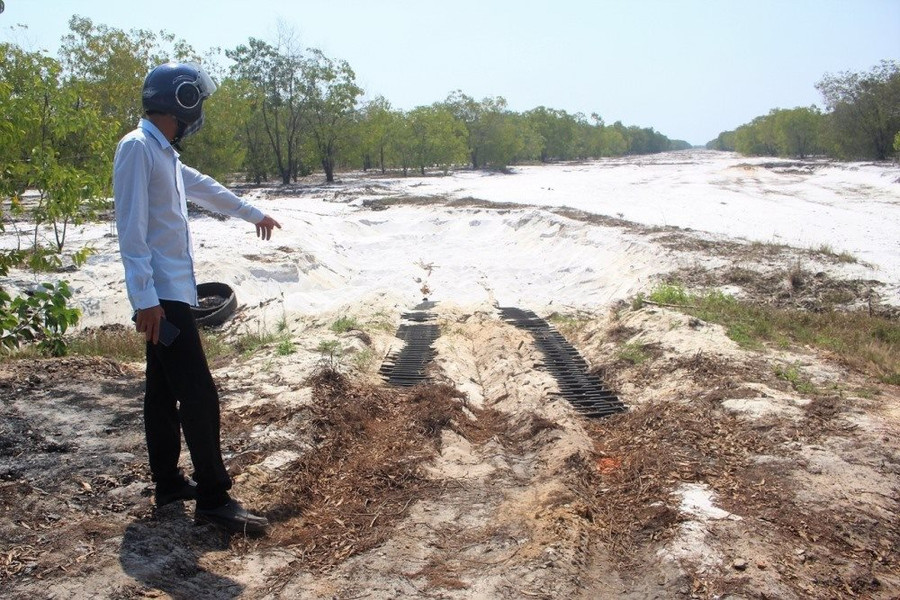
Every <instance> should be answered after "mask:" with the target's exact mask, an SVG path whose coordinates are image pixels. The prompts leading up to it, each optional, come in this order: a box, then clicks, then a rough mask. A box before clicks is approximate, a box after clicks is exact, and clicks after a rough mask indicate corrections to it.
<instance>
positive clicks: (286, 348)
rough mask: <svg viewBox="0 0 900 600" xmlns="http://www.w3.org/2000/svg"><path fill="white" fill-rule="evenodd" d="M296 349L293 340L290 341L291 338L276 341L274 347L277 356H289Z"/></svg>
mask: <svg viewBox="0 0 900 600" xmlns="http://www.w3.org/2000/svg"><path fill="white" fill-rule="evenodd" d="M296 351H297V349H296V348H295V347H294V342H292V341H291V340H289V339H282V340H281V341H280V342H278V347H277V349H276V352H277V353H278V356H289V355H291V354H293V353H294V352H296Z"/></svg>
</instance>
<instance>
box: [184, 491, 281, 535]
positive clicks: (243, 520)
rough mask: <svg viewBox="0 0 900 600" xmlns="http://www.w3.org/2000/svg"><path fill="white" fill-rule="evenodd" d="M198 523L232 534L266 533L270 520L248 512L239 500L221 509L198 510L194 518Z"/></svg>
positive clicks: (230, 502)
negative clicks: (216, 527) (213, 526)
mask: <svg viewBox="0 0 900 600" xmlns="http://www.w3.org/2000/svg"><path fill="white" fill-rule="evenodd" d="M194 519H195V521H197V522H198V523H212V524H214V525H219V526H220V527H224V528H225V529H227V530H228V531H230V532H231V533H257V534H258V533H265V531H266V527H268V526H269V520H268V519H266V518H265V517H260V516H259V515H254V514H253V513H251V512H248V511H247V509H245V508H244V507H243V506H241V505H240V503H239V502H238V501H237V500H234V499H232V500H229V501H228V502H227V503H226V504H225V505H223V506H220V507H219V508H203V509H200V508H198V509H197V512H196V513H195V516H194Z"/></svg>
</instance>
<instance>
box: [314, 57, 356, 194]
mask: <svg viewBox="0 0 900 600" xmlns="http://www.w3.org/2000/svg"><path fill="white" fill-rule="evenodd" d="M302 72H303V84H304V90H305V96H306V99H305V101H306V110H304V111H303V112H302V114H303V115H304V121H305V123H306V125H307V127H308V130H309V134H308V135H309V136H310V137H311V139H312V140H313V142H314V144H315V149H316V153H317V155H318V159H319V162H320V163H321V165H322V170H324V171H325V180H326V181H327V182H329V183H331V182H333V181H334V168H335V163H336V160H337V156H338V150H339V147H340V144H341V142H342V141H345V140H346V139H347V137H348V134H349V132H350V127H351V124H352V122H353V118H354V114H355V111H356V102H357V98H359V96H360V95H361V94H362V89H361V88H360V87H359V86H357V85H356V79H355V78H356V76H355V74H354V73H353V69H351V68H350V65H349V64H348V63H347V62H346V61H334V60H332V59H330V58H328V57H327V56H325V55H324V54H323V53H322V52H321V51H320V50H316V49H312V50H310V57H309V59H307V60H306V61H304V63H303V71H302Z"/></svg>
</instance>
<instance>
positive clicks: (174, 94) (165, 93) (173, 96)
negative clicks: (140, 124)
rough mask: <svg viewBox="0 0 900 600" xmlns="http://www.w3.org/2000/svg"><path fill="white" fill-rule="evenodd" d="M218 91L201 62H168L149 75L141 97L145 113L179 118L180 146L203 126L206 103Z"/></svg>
mask: <svg viewBox="0 0 900 600" xmlns="http://www.w3.org/2000/svg"><path fill="white" fill-rule="evenodd" d="M215 91H216V84H215V82H213V80H212V78H211V77H210V76H209V75H208V74H207V73H206V71H204V70H203V67H201V66H200V65H198V64H197V63H194V62H189V63H179V62H167V63H165V64H162V65H159V66H158V67H156V68H155V69H153V70H152V71H150V73H148V74H147V77H146V78H145V79H144V88H143V91H142V94H141V98H142V103H143V106H144V111H145V112H148V113H149V112H159V113H163V114H169V115H173V116H174V117H175V119H176V120H177V121H178V130H177V132H176V134H175V140H174V143H175V144H177V143H178V142H179V141H181V140H183V139H184V138H186V137H188V136H191V135H193V134H195V133H197V131H199V130H200V128H201V127H202V126H203V101H204V100H205V99H207V98H209V97H210V96H211V95H212V94H213V92H215Z"/></svg>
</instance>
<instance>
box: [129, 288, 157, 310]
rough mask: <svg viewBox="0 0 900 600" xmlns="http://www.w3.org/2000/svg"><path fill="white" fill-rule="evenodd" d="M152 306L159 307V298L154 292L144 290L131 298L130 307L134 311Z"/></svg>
mask: <svg viewBox="0 0 900 600" xmlns="http://www.w3.org/2000/svg"><path fill="white" fill-rule="evenodd" d="M154 306H159V296H157V295H156V290H152V289H150V290H145V291H143V292H140V293H136V294H134V295H132V297H131V307H132V308H134V310H143V309H145V308H153V307H154Z"/></svg>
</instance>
